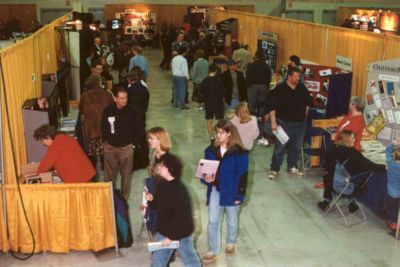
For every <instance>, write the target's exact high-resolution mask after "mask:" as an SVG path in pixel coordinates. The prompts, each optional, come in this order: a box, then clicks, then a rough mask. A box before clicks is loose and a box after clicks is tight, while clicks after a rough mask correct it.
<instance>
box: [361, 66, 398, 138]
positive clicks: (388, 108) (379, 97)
mask: <svg viewBox="0 0 400 267" xmlns="http://www.w3.org/2000/svg"><path fill="white" fill-rule="evenodd" d="M399 81H400V58H398V59H392V60H387V61H378V62H372V63H370V64H369V65H368V80H367V88H366V96H365V98H366V108H365V110H364V118H365V122H366V124H372V123H373V121H374V119H375V118H376V117H377V116H381V117H383V118H384V120H385V125H384V128H383V130H382V131H381V132H379V133H378V140H379V141H380V142H382V143H383V144H384V145H387V144H389V143H391V142H393V141H395V140H396V139H397V138H398V136H399V134H400V133H399V128H400V82H399Z"/></svg>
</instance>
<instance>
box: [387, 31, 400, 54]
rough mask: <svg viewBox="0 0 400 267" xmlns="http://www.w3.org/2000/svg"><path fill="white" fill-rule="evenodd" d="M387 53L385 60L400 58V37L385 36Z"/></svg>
mask: <svg viewBox="0 0 400 267" xmlns="http://www.w3.org/2000/svg"><path fill="white" fill-rule="evenodd" d="M384 48H385V52H384V59H385V60H386V59H393V58H399V57H400V36H396V35H386V36H385V47H384Z"/></svg>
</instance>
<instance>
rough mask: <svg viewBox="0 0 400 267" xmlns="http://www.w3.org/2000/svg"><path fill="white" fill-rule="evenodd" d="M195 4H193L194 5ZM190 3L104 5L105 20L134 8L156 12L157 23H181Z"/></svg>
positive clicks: (245, 8)
mask: <svg viewBox="0 0 400 267" xmlns="http://www.w3.org/2000/svg"><path fill="white" fill-rule="evenodd" d="M194 5H195V4H193V6H194ZM189 6H192V5H147V4H123V5H117V4H115V5H113V4H111V5H106V8H105V18H106V20H110V19H114V18H115V13H120V12H124V11H125V10H126V9H135V10H136V11H137V12H152V13H156V14H157V25H158V26H160V25H161V24H162V23H164V22H166V23H167V24H171V23H172V24H177V25H181V24H182V22H183V17H184V16H186V15H187V10H188V7H189ZM199 6H201V7H211V6H207V5H199ZM228 9H231V10H239V11H245V12H254V6H252V5H248V6H228Z"/></svg>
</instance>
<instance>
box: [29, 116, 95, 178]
mask: <svg viewBox="0 0 400 267" xmlns="http://www.w3.org/2000/svg"><path fill="white" fill-rule="evenodd" d="M33 136H34V138H35V139H36V140H37V141H40V142H41V143H42V144H43V145H45V146H47V153H46V155H45V156H44V158H43V159H42V161H41V162H40V164H39V168H38V170H37V173H43V172H46V171H48V170H50V169H55V170H56V171H57V173H58V175H59V176H60V178H61V180H62V181H63V182H64V183H86V182H88V181H90V180H91V179H92V178H93V177H94V176H95V175H96V170H95V169H94V167H93V165H92V163H91V162H90V160H89V158H88V157H87V156H86V154H85V152H83V150H82V148H81V147H80V145H79V144H78V142H77V141H76V140H75V139H74V138H72V137H70V136H68V135H66V134H63V133H57V131H56V130H55V129H54V127H53V126H51V125H48V124H44V125H42V126H40V127H39V128H38V129H36V130H35V132H34V134H33Z"/></svg>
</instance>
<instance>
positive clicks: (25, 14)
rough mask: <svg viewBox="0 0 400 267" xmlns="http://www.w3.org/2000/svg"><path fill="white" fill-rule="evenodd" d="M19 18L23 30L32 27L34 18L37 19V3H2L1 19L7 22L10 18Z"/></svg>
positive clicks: (0, 7)
mask: <svg viewBox="0 0 400 267" xmlns="http://www.w3.org/2000/svg"><path fill="white" fill-rule="evenodd" d="M13 18H17V19H19V21H20V22H21V28H22V30H23V31H27V30H28V29H29V28H30V25H31V22H32V20H37V17H36V4H31V5H0V20H1V21H2V22H3V23H6V22H7V21H8V20H9V19H13Z"/></svg>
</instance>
